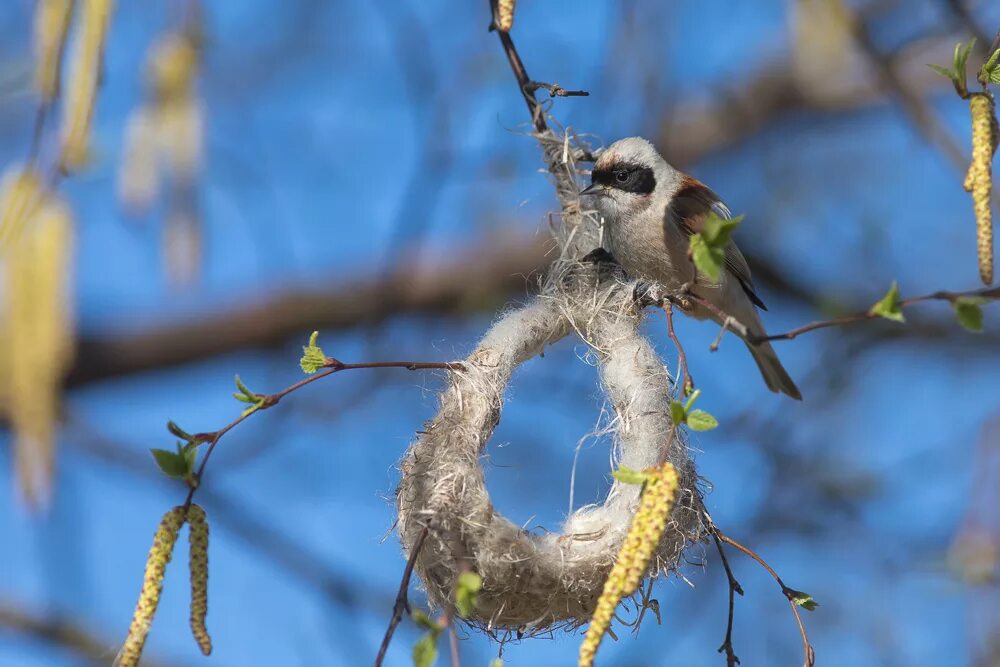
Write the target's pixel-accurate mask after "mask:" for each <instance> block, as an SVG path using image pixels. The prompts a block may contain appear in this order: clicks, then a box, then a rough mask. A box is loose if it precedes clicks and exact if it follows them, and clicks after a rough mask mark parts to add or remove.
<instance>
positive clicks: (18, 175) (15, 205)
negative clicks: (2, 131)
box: [0, 168, 44, 253]
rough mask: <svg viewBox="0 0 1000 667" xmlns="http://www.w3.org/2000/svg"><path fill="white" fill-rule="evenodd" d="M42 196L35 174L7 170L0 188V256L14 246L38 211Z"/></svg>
mask: <svg viewBox="0 0 1000 667" xmlns="http://www.w3.org/2000/svg"><path fill="white" fill-rule="evenodd" d="M43 195H44V190H43V188H42V181H41V179H40V178H39V177H38V173H37V172H35V171H33V170H30V169H21V168H11V169H8V170H7V172H6V173H5V174H4V176H3V182H2V184H0V253H3V251H5V250H6V249H7V248H8V247H9V246H10V245H11V244H12V243H14V242H15V241H16V240H17V239H18V238H19V237H20V235H21V232H22V231H23V230H24V226H25V223H26V222H27V220H28V219H29V218H30V217H31V216H32V215H33V214H34V212H35V211H37V210H38V206H39V204H41V202H42V199H43Z"/></svg>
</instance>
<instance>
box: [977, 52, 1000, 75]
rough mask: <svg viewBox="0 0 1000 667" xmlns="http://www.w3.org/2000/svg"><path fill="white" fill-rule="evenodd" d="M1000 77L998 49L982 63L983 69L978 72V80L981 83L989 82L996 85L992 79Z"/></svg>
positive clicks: (999, 54) (999, 53)
mask: <svg viewBox="0 0 1000 667" xmlns="http://www.w3.org/2000/svg"><path fill="white" fill-rule="evenodd" d="M996 76H1000V49H997V50H996V51H994V52H993V55H991V56H990V57H989V59H988V60H987V61H986V62H985V63H983V68H982V69H981V70H979V80H980V81H982V82H983V83H985V82H987V81H989V82H991V83H996V81H994V77H996Z"/></svg>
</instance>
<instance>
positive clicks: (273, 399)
mask: <svg viewBox="0 0 1000 667" xmlns="http://www.w3.org/2000/svg"><path fill="white" fill-rule="evenodd" d="M324 366H326V370H323V371H320V372H319V373H316V374H315V375H311V376H309V377H307V378H303V379H302V380H299V381H298V382H296V383H295V384H292V385H289V386H287V387H285V388H284V389H282V390H281V391H279V392H276V393H274V394H267V395H261V396H260V404H259V407H258V409H256V410H253V411H250V412H244V413H243V414H241V415H240V416H239V417H237V418H236V419H234V420H233V421H231V422H229V423H228V424H226V425H225V426H223V427H222V428H221V429H219V430H218V431H212V432H209V433H198V434H196V435H195V436H194V437H195V440H196V441H198V442H207V443H208V448H207V449H206V450H205V455H204V456H203V457H202V458H201V464H200V465H199V466H198V470H197V472H195V473H194V474H193V475H192V476H191V477H190V479H189V480H188V495H187V498H186V499H185V500H184V508H185V511H186V510H187V508H188V507H190V506H191V502H192V501H193V500H194V494H195V491H197V490H198V487H199V486H200V485H201V480H202V477H203V476H204V474H205V467H206V466H207V465H208V460H209V459H210V458H211V457H212V452H214V451H215V447H216V445H218V444H219V440H221V439H222V436H224V435H225V434H226V433H229V431H231V430H233V429H234V428H236V427H237V426H239V425H240V424H242V423H243V422H244V421H246V420H247V419H249V418H250V417H251V416H253V415H255V414H256V413H258V412H261V411H262V410H266V409H268V408H271V407H274V406H275V405H277V404H278V402H279V401H280V400H281V399H283V398H284V397H285V396H288V395H289V394H291V393H292V392H294V391H298V390H299V389H301V388H302V387H305V386H306V385H309V384H312V383H313V382H316V381H317V380H322V379H323V378H325V377H328V376H330V375H333V374H334V373H339V372H340V371H349V370H358V369H363V368H405V369H406V370H410V371H415V370H425V369H447V370H461V369H463V368H465V366H464V365H462V364H461V363H459V362H437V361H435V362H418V361H369V362H364V363H358V364H345V363H343V362H341V361H339V360H337V359H333V358H327V360H326V363H325V364H324Z"/></svg>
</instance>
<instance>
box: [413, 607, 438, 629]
mask: <svg viewBox="0 0 1000 667" xmlns="http://www.w3.org/2000/svg"><path fill="white" fill-rule="evenodd" d="M410 618H412V619H413V622H414V623H416V624H417V625H419V626H420V627H422V628H424V629H426V630H430V631H431V632H438V631H440V630H441V628H440V626H439V625H438V624H437V623H435V622H434V619H432V618H431V617H430V616H428V615H427V612H424V611H421V610H419V609H414V610H413V612H412V613H411V614H410Z"/></svg>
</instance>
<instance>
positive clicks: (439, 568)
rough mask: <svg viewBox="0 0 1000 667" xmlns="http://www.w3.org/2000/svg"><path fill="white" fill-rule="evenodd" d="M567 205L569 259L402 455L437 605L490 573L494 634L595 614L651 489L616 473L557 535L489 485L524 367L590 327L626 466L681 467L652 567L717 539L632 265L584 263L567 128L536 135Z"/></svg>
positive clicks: (564, 224) (459, 377) (477, 355)
mask: <svg viewBox="0 0 1000 667" xmlns="http://www.w3.org/2000/svg"><path fill="white" fill-rule="evenodd" d="M537 138H538V140H539V141H540V143H541V144H542V147H543V150H544V154H545V158H546V163H547V165H548V167H549V172H550V173H551V174H552V175H553V177H554V180H555V185H556V191H557V194H558V195H559V199H560V203H561V205H562V216H560V223H559V224H557V225H555V226H554V227H553V235H554V237H555V238H556V241H557V242H558V248H559V251H560V255H559V258H558V259H557V260H556V261H555V262H554V265H553V267H552V269H551V270H550V272H549V274H548V275H547V277H546V279H545V281H544V284H543V286H542V290H541V293H540V294H539V295H538V296H537V297H536V298H535V299H534V300H533V301H531V302H530V303H528V304H527V305H525V306H523V307H521V308H518V309H515V310H510V311H508V312H506V313H505V314H503V315H502V316H501V317H500V319H499V320H498V321H497V322H496V323H495V324H494V325H493V326H492V327H491V328H490V330H489V331H487V333H486V335H485V336H484V337H483V338H482V340H481V341H480V342H479V344H478V346H477V347H476V349H475V351H474V352H473V353H472V354H471V355H470V356H469V357H468V358H467V359H466V360H465V362H464V363H465V370H463V371H458V372H454V373H452V374H451V376H450V379H449V383H448V386H447V387H446V388H445V389H444V390H443V391H442V393H441V396H440V408H439V410H438V413H437V415H436V416H435V417H434V418H433V419H432V420H431V421H430V422H429V423H428V424H427V425H426V427H425V429H424V431H422V432H421V434H420V436H419V437H418V438H417V440H416V441H415V442H414V443H413V444H412V445H411V447H410V448H409V450H408V451H407V453H406V456H405V458H404V459H403V461H402V463H401V470H402V479H401V481H400V485H399V488H398V490H397V497H396V502H397V510H398V514H399V523H398V528H399V534H400V539H401V541H402V544H403V548H404V551H406V552H407V554H409V553H410V550H411V549H412V548H413V546H414V544H416V543H417V540H418V539H419V538H420V536H421V534H423V532H424V530H425V527H427V528H428V533H427V536H426V539H425V540H424V543H423V546H422V548H421V549H420V552H419V553H418V554H417V558H416V561H415V571H416V573H417V574H418V576H419V577H420V579H421V581H422V583H423V586H424V588H425V589H426V591H427V596H428V599H429V601H430V603H431V604H432V605H433V606H436V607H440V608H450V607H451V606H452V604H453V602H452V601H453V600H454V588H455V581H456V577H457V575H458V573H459V572H461V571H462V570H463V569H468V568H471V569H472V570H473V571H475V572H477V573H478V574H479V575H480V576H481V577H482V579H483V588H482V590H481V591H480V594H479V598H478V604H477V608H476V613H475V616H474V617H473V618H469V619H466V620H467V621H468V622H470V623H471V624H472V625H474V626H478V627H481V628H483V629H485V630H488V631H496V630H516V631H518V632H529V633H532V632H538V631H542V630H547V629H552V628H553V627H575V626H578V625H580V624H582V623H585V622H586V621H588V620H589V619H590V616H591V614H592V612H593V610H594V606H595V605H596V602H597V599H598V597H599V596H600V593H601V589H602V587H603V584H604V580H605V578H606V576H607V574H608V572H609V571H610V569H611V566H612V564H613V562H614V558H615V555H616V554H617V552H618V549H619V547H620V546H621V543H622V540H623V538H624V536H625V533H626V531H627V529H628V526H629V524H630V522H631V518H632V515H633V514H634V512H635V509H636V507H637V505H638V500H639V493H640V489H639V487H638V486H636V485H630V484H622V483H620V482H617V481H615V482H614V483H613V484H612V486H611V490H610V491H609V493H608V496H607V498H606V499H605V501H604V502H603V503H602V504H600V505H592V506H588V507H583V508H581V509H579V510H577V511H575V512H574V513H573V514H571V515H570V516H569V517H568V518H567V519H566V521H565V522H564V524H563V526H562V530H561V531H560V532H558V533H545V534H533V533H530V532H527V531H525V530H523V529H522V528H521V527H520V526H518V525H515V524H514V523H512V522H511V521H509V520H508V519H506V518H504V517H503V516H502V515H501V514H500V513H498V512H497V511H496V510H495V509H494V507H493V503H492V502H491V500H490V496H489V493H488V491H487V490H486V486H485V478H484V472H483V466H482V462H481V455H482V453H483V450H484V448H485V447H486V444H487V443H488V441H489V439H490V436H491V435H492V433H493V429H494V428H495V427H496V425H497V423H498V421H499V419H500V411H501V409H502V406H503V399H504V394H505V392H506V388H507V385H508V382H509V381H510V378H511V375H512V373H513V372H514V370H515V369H516V368H517V366H518V365H519V364H521V363H523V362H525V361H526V360H528V359H530V358H532V357H534V356H535V355H536V354H539V353H540V352H542V351H543V350H544V348H545V346H546V345H550V344H552V343H554V342H556V341H558V340H560V339H562V338H564V337H565V336H568V335H576V336H579V338H580V339H581V340H583V341H584V342H585V343H586V344H587V345H588V346H589V347H590V349H591V350H592V353H593V355H592V356H593V357H594V358H595V359H596V361H597V363H598V366H599V370H600V379H601V384H602V387H603V390H604V392H605V394H606V396H607V400H608V403H609V404H610V405H611V407H612V408H613V410H614V414H615V418H614V420H613V425H614V429H615V452H614V457H613V458H614V459H615V461H616V463H617V464H618V465H621V466H626V467H629V468H634V469H643V468H647V467H650V466H653V465H657V464H660V463H662V462H663V461H669V462H670V463H672V464H673V465H674V467H675V468H676V469H677V471H678V473H679V474H680V478H681V484H680V491H679V493H678V497H677V499H676V502H675V504H674V507H673V510H672V512H671V517H670V523H669V525H668V527H667V530H666V532H665V533H664V537H663V539H662V540H661V543H660V545H659V547H658V549H657V552H656V557H655V558H654V559H653V561H652V562H651V564H650V569H649V576H652V577H655V576H658V575H659V574H661V573H665V572H668V571H670V570H672V569H674V568H676V566H677V564H678V562H679V560H680V556H681V553H682V552H683V550H684V549H685V547H687V546H688V545H689V544H691V543H692V542H695V541H698V540H700V539H701V538H702V536H703V535H704V525H703V523H702V517H703V507H702V501H701V495H700V492H699V490H698V476H697V473H696V471H695V467H694V463H693V461H692V460H691V458H690V456H689V453H688V448H687V444H686V442H685V440H684V438H683V437H682V433H681V432H680V431H678V429H677V428H676V427H675V425H674V424H673V421H672V420H671V418H670V401H671V398H672V392H671V386H672V383H671V379H670V377H669V375H668V373H667V370H666V368H665V367H664V365H663V362H662V360H661V359H660V358H659V357H658V356H657V355H656V353H655V352H654V350H653V348H652V346H651V344H650V343H649V341H647V340H646V339H645V338H644V337H642V336H641V335H640V334H639V333H638V327H639V323H640V321H641V317H642V312H641V309H640V308H639V307H637V306H636V304H635V300H634V298H633V294H632V285H630V284H628V283H626V282H624V280H623V279H622V276H621V275H620V273H615V272H613V271H611V272H609V271H604V270H603V268H602V265H598V264H594V263H591V262H588V261H581V260H580V258H581V257H583V256H584V255H585V254H586V253H587V252H589V251H591V250H593V249H594V248H596V247H598V246H599V245H600V244H599V241H598V239H599V225H598V223H597V221H596V220H594V219H593V218H592V217H591V216H587V215H585V214H583V213H582V212H581V211H580V207H579V200H578V195H577V186H576V179H575V173H576V172H575V166H574V163H573V155H574V154H579V152H580V151H582V150H585V149H583V148H578V147H574V146H571V145H570V139H569V137H568V135H567V136H565V137H558V136H556V135H555V134H553V133H551V132H546V133H544V134H541V135H537Z"/></svg>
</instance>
